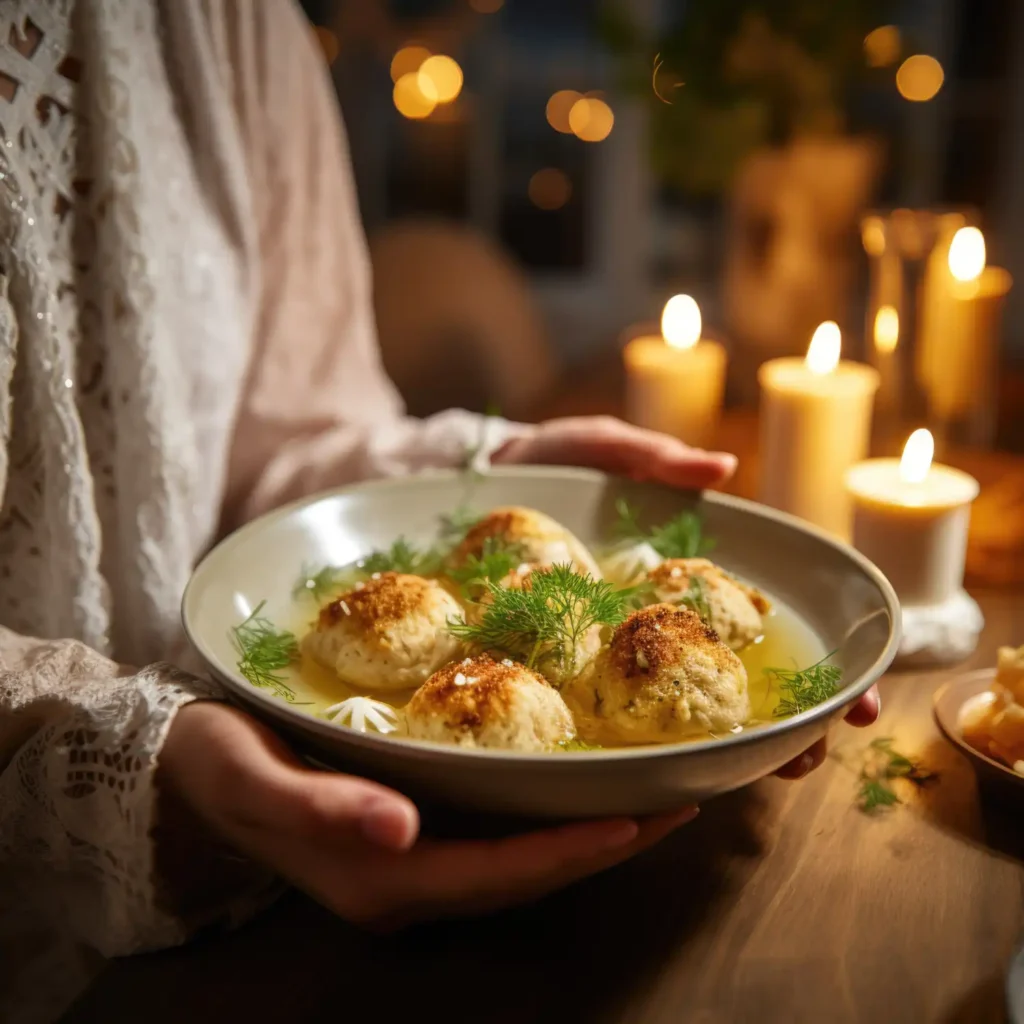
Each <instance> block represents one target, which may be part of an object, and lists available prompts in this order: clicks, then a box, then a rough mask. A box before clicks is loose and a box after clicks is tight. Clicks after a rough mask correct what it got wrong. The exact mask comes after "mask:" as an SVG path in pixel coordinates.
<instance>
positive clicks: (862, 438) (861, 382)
mask: <svg viewBox="0 0 1024 1024" xmlns="http://www.w3.org/2000/svg"><path fill="white" fill-rule="evenodd" d="M841 346H842V337H841V335H840V332H839V327H838V326H837V325H836V324H835V323H833V322H832V321H828V322H827V323H823V324H822V325H821V326H820V327H819V328H818V329H817V330H816V331H815V332H814V338H813V339H812V340H811V344H810V347H809V348H808V350H807V358H806V359H794V358H789V359H772V360H770V361H769V362H767V363H764V364H763V365H762V366H761V369H760V370H759V371H758V381H759V382H760V384H761V485H760V498H761V500H762V501H763V502H764V503H765V504H767V505H772V506H774V507H775V508H778V509H782V510H783V511H784V512H791V513H793V514H794V515H798V516H801V517H802V518H804V519H807V520H809V521H810V522H812V523H815V524H817V525H818V526H821V527H823V528H824V529H826V530H830V531H831V532H832V533H835V534H837V535H838V536H840V537H843V538H845V537H847V536H848V535H849V528H850V521H849V517H850V505H849V499H848V497H847V494H846V492H845V490H844V488H843V478H844V475H845V473H846V471H847V469H849V468H850V466H852V465H853V464H854V463H855V462H857V461H859V460H860V459H862V458H864V456H865V455H866V454H867V450H868V438H869V434H870V430H871V410H872V405H873V402H874V396H875V392H876V391H877V390H878V372H877V371H876V370H874V369H872V368H871V367H870V366H864V365H862V364H861V363H854V362H848V361H845V360H844V361H842V362H840V359H839V355H840V350H841Z"/></svg>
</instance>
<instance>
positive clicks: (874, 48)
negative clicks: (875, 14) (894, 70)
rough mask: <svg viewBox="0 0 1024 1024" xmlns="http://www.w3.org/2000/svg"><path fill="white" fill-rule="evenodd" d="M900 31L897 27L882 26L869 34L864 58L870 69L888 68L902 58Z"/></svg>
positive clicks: (866, 39) (865, 44)
mask: <svg viewBox="0 0 1024 1024" xmlns="http://www.w3.org/2000/svg"><path fill="white" fill-rule="evenodd" d="M900 47H901V40H900V30H899V29H898V28H897V27H896V26H895V25H882V26H881V27H880V28H876V29H875V30H874V32H869V33H868V35H867V37H866V38H865V40H864V57H865V59H866V60H867V63H868V67H872V68H887V67H889V65H891V64H895V63H896V61H898V60H899V57H900Z"/></svg>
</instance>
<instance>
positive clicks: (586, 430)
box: [491, 416, 736, 488]
mask: <svg viewBox="0 0 1024 1024" xmlns="http://www.w3.org/2000/svg"><path fill="white" fill-rule="evenodd" d="M491 462H493V463H496V464H501V463H530V464H538V463H540V464H552V463H553V464H556V465H561V466H589V467H590V468H592V469H602V470H604V471H605V472H608V473H617V474H619V475H620V476H627V477H630V478H632V479H633V480H653V481H655V482H657V483H662V484H668V485H669V486H670V487H691V488H698V487H714V486H716V485H717V484H721V483H723V482H724V481H726V480H728V479H729V477H730V476H732V474H733V473H734V472H735V470H736V456H735V455H729V454H727V453H725V452H706V451H702V450H701V449H700V448H691V447H690V446H689V445H686V444H684V443H683V442H682V441H680V440H678V439H677V438H674V437H669V436H668V435H667V434H659V433H656V432H655V431H653V430H644V429H643V428H642V427H634V426H632V425H631V424H629V423H624V422H623V421H622V420H618V419H615V418H614V417H612V416H579V417H573V418H570V419H558V420H548V421H547V422H546V423H542V424H541V425H540V426H539V427H537V429H536V430H534V431H532V432H531V433H529V434H527V435H525V436H524V437H517V438H513V439H512V440H511V441H507V442H506V443H505V444H504V445H503V446H502V447H501V448H499V449H498V450H497V451H496V452H495V453H494V454H493V455H492V456H491Z"/></svg>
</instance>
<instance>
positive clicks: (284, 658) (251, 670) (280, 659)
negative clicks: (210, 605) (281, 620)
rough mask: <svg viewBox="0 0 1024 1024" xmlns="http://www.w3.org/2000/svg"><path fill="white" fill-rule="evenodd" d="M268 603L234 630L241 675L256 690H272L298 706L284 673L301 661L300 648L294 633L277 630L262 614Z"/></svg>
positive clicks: (254, 611) (234, 627)
mask: <svg viewBox="0 0 1024 1024" xmlns="http://www.w3.org/2000/svg"><path fill="white" fill-rule="evenodd" d="M266 603H267V602H266V601H260V603H259V604H258V605H257V606H256V607H255V608H254V609H253V611H252V614H251V615H250V616H249V617H248V618H247V619H246V620H245V622H243V623H242V624H241V625H239V626H233V627H232V629H231V633H232V640H233V642H234V645H235V649H236V650H237V651H238V654H239V659H238V671H239V672H241V674H242V675H243V676H245V678H246V679H248V680H249V682H250V683H252V684H253V686H260V687H263V688H264V689H267V690H270V691H271V692H272V693H273V694H274V695H275V696H276V697H281V698H282V699H283V700H286V701H288V703H289V704H294V703H296V701H295V691H294V690H293V689H292V688H291V687H290V686H289V685H288V684H287V683H286V682H285V681H284V678H283V677H282V676H281V675H280V671H281V669H284V668H287V667H288V666H289V665H291V664H293V663H294V662H296V661H297V660H298V657H299V644H298V641H297V640H296V639H295V634H294V633H289V632H288V631H287V630H284V629H277V627H276V626H274V624H273V623H272V622H271V621H270V620H269V619H266V618H264V617H263V616H262V615H261V614H260V612H262V611H263V606H264V605H265V604H266Z"/></svg>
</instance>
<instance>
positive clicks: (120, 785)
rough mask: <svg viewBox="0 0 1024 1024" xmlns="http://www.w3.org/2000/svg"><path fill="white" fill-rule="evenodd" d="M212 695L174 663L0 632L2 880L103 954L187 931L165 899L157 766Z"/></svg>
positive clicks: (151, 944)
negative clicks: (193, 710)
mask: <svg viewBox="0 0 1024 1024" xmlns="http://www.w3.org/2000/svg"><path fill="white" fill-rule="evenodd" d="M210 695H211V692H210V690H209V689H207V687H206V686H205V685H204V684H203V683H201V682H200V681H199V680H197V679H195V678H194V677H192V676H189V675H186V674H185V673H183V672H181V671H180V670H178V669H176V668H174V667H173V666H171V665H168V664H157V665H151V666H149V667H147V668H145V669H142V670H141V671H133V670H129V669H125V668H122V667H120V666H118V665H116V664H114V663H113V662H111V661H108V660H107V659H106V658H104V657H102V656H101V655H99V654H97V653H95V652H94V651H92V650H90V649H89V648H88V647H86V646H85V645H83V644H80V643H78V642H77V641H35V640H29V639H26V638H23V637H19V636H16V635H15V634H13V633H11V632H9V631H7V630H0V766H2V772H0V875H2V876H4V877H5V878H7V879H12V878H13V879H17V883H16V884H17V886H18V890H19V897H20V901H22V902H24V901H25V900H26V899H27V900H29V901H31V902H32V903H33V904H34V906H33V908H32V909H33V910H34V911H35V913H36V914H37V915H45V917H46V918H47V919H49V920H51V921H53V920H56V921H59V922H60V925H61V928H62V930H64V931H65V932H70V933H72V934H73V937H74V938H75V940H77V941H78V942H81V943H82V944H84V945H87V946H89V947H91V948H93V949H96V950H98V951H99V952H100V953H102V954H104V955H107V956H110V955H118V954H123V953H128V952H131V951H134V950H139V949H146V948H152V947H156V946H163V945H168V944H173V943H175V942H179V941H181V940H182V939H183V938H184V935H183V933H182V925H181V923H180V922H179V921H178V920H177V919H175V918H174V917H173V916H172V915H171V914H169V913H168V912H166V911H164V910H162V909H160V907H159V906H158V900H157V898H156V886H155V885H154V880H153V879H154V875H153V846H152V843H151V841H150V831H151V829H152V827H153V825H154V817H155V816H154V786H153V773H154V769H155V767H156V763H157V756H158V753H159V750H160V747H161V745H162V743H163V740H164V737H165V736H166V734H167V731H168V729H169V728H170V725H171V722H172V721H173V720H174V716H175V713H176V712H177V710H178V709H179V708H180V707H181V706H182V705H183V704H185V703H187V702H189V701H191V700H194V699H196V698H197V697H205V696H210Z"/></svg>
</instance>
